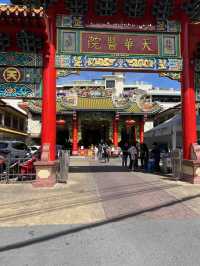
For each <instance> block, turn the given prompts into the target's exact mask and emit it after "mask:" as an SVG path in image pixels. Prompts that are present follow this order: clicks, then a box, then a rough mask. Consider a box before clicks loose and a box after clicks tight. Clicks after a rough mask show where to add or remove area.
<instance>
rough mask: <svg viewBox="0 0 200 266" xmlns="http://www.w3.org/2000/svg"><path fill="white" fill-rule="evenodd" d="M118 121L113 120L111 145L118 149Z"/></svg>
mask: <svg viewBox="0 0 200 266" xmlns="http://www.w3.org/2000/svg"><path fill="white" fill-rule="evenodd" d="M118 127H119V125H118V120H117V119H116V117H115V118H114V120H113V144H114V146H115V147H118Z"/></svg>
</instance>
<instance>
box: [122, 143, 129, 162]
mask: <svg viewBox="0 0 200 266" xmlns="http://www.w3.org/2000/svg"><path fill="white" fill-rule="evenodd" d="M127 160H128V143H125V144H124V145H123V146H122V166H123V167H127Z"/></svg>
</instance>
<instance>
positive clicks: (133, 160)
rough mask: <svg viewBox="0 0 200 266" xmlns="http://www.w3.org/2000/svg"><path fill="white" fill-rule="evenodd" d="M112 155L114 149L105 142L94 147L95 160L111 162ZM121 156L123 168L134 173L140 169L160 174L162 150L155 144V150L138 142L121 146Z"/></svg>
mask: <svg viewBox="0 0 200 266" xmlns="http://www.w3.org/2000/svg"><path fill="white" fill-rule="evenodd" d="M111 154H112V148H111V147H110V146H109V145H108V144H107V143H104V142H101V143H100V144H99V145H96V146H95V147H94V157H95V160H99V161H102V162H105V163H106V162H109V160H110V157H111ZM120 155H121V158H122V167H127V168H128V169H129V170H130V171H134V170H136V169H138V168H139V167H140V168H141V169H143V170H145V171H149V172H160V148H159V145H158V144H157V143H156V142H155V143H154V144H153V149H151V150H149V149H148V147H147V145H146V144H145V143H142V144H139V143H138V142H136V143H133V144H128V143H127V142H125V143H123V144H122V145H121V151H120Z"/></svg>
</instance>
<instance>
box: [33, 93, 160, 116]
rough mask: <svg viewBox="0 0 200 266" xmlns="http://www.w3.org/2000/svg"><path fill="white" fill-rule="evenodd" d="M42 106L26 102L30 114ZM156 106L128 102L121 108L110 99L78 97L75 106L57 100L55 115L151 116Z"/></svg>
mask: <svg viewBox="0 0 200 266" xmlns="http://www.w3.org/2000/svg"><path fill="white" fill-rule="evenodd" d="M41 106H42V104H41V101H40V100H37V101H36V100H32V101H29V102H28V110H29V111H30V112H32V113H38V114H39V113H41V110H42V108H41ZM160 109H161V108H160V106H159V105H158V104H150V103H137V102H129V103H127V104H125V105H123V106H116V105H115V104H114V102H113V100H112V98H111V97H95V98H88V97H78V99H77V102H76V104H74V103H73V104H71V103H69V101H68V102H65V101H64V100H60V99H59V100H57V113H67V112H69V111H108V112H109V111H110V112H120V113H123V114H141V115H142V114H144V113H145V114H146V113H149V114H152V113H156V112H158V111H160Z"/></svg>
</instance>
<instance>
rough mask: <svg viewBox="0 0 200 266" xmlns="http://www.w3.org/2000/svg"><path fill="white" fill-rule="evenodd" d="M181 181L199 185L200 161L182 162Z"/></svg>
mask: <svg viewBox="0 0 200 266" xmlns="http://www.w3.org/2000/svg"><path fill="white" fill-rule="evenodd" d="M181 179H182V180H183V181H186V182H188V183H191V184H200V161H193V160H183V161H182V177H181Z"/></svg>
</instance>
